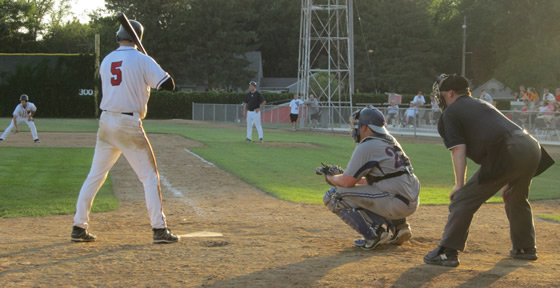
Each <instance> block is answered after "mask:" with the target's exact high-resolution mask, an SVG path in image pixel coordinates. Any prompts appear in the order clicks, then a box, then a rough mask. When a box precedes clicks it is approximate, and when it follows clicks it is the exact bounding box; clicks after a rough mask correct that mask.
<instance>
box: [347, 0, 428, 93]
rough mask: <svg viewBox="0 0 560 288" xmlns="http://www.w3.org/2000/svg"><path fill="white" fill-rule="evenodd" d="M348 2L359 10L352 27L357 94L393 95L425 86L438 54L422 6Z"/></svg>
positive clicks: (406, 0)
mask: <svg viewBox="0 0 560 288" xmlns="http://www.w3.org/2000/svg"><path fill="white" fill-rule="evenodd" d="M354 3H355V5H356V7H355V9H360V11H358V12H357V13H359V15H360V18H359V19H358V22H357V23H355V25H354V27H355V29H354V31H355V33H354V34H355V36H354V38H355V59H356V61H355V62H356V69H355V87H356V88H357V89H358V90H359V91H361V92H366V91H374V90H377V91H380V92H386V91H389V92H398V93H402V92H410V91H416V90H418V89H427V88H428V87H431V83H432V82H433V79H434V76H435V75H436V74H437V72H436V71H435V63H437V61H438V57H439V55H438V54H437V53H436V50H435V48H436V43H437V42H436V41H434V36H435V29H434V27H433V26H432V24H431V17H430V14H429V10H428V7H429V5H427V4H428V1H422V0H420V1H414V0H394V1H389V0H373V1H367V2H366V1H363V0H362V1H357V0H356V1H354ZM356 16H358V15H356ZM362 28H363V30H362ZM358 29H359V30H358ZM360 36H361V37H360ZM364 41H365V42H364ZM366 47H367V48H366ZM364 48H366V49H364ZM368 54H369V55H368ZM368 57H369V60H368ZM370 65H371V66H370ZM372 70H373V71H372ZM371 71H372V72H371ZM372 73H373V79H372Z"/></svg>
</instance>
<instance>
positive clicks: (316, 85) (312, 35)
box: [298, 0, 354, 128]
mask: <svg viewBox="0 0 560 288" xmlns="http://www.w3.org/2000/svg"><path fill="white" fill-rule="evenodd" d="M353 27H354V26H353V10H352V0H302V1H301V24H300V41H299V68H298V94H299V95H300V96H302V97H303V98H304V99H306V100H307V99H308V97H309V95H310V94H313V95H315V97H316V98H317V99H318V100H319V101H320V102H321V103H322V104H323V105H322V106H323V107H322V113H324V112H325V111H328V123H329V126H330V127H331V128H332V125H331V124H332V123H334V122H335V120H337V122H338V123H345V122H346V121H347V120H348V116H349V113H348V112H350V111H351V110H352V94H353V92H354V28H353ZM324 106H326V107H328V109H325V108H324ZM342 106H349V107H350V110H348V109H341V107H342ZM322 117H324V116H322Z"/></svg>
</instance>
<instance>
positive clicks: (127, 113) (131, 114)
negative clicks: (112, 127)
mask: <svg viewBox="0 0 560 288" xmlns="http://www.w3.org/2000/svg"><path fill="white" fill-rule="evenodd" d="M103 112H111V113H121V114H123V115H128V116H133V115H134V113H132V112H113V111H107V110H103Z"/></svg>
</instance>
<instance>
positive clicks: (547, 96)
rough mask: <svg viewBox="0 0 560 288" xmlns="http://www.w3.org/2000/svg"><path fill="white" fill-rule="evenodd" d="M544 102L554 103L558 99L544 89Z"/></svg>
mask: <svg viewBox="0 0 560 288" xmlns="http://www.w3.org/2000/svg"><path fill="white" fill-rule="evenodd" d="M542 100H543V101H544V100H547V101H553V102H556V98H555V97H554V95H552V93H550V92H549V91H548V88H544V89H543V95H542Z"/></svg>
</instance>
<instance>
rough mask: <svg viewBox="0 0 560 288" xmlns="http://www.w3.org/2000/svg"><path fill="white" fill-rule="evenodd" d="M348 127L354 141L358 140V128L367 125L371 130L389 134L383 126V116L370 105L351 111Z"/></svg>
mask: <svg viewBox="0 0 560 288" xmlns="http://www.w3.org/2000/svg"><path fill="white" fill-rule="evenodd" d="M350 123H351V126H350V129H352V138H354V141H356V143H359V142H360V128H361V127H362V126H364V125H367V126H368V127H369V129H371V130H372V131H373V132H376V133H379V134H384V135H385V134H389V131H387V129H386V128H385V116H383V113H381V111H379V110H378V109H377V108H375V107H373V106H370V107H366V108H363V109H361V110H358V111H356V112H354V113H352V116H350Z"/></svg>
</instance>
